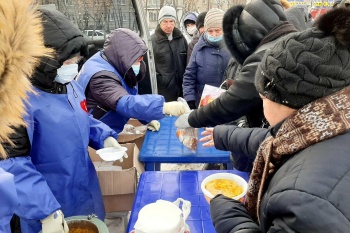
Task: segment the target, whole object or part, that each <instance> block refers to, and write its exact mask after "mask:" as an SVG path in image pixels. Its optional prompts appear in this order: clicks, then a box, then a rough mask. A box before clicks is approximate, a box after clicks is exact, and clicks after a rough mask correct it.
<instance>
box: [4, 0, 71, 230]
mask: <svg viewBox="0 0 350 233" xmlns="http://www.w3.org/2000/svg"><path fill="white" fill-rule="evenodd" d="M0 18H1V19H2V21H1V23H2V26H1V29H0V41H1V51H0V83H1V84H0V86H1V91H0V109H1V114H0V232H11V230H12V232H16V231H18V230H20V229H19V221H14V222H15V223H18V226H17V225H16V224H14V225H11V227H12V226H14V228H13V229H10V220H11V218H12V216H13V214H16V215H17V216H20V217H21V218H22V219H26V220H28V221H29V220H30V221H33V222H37V223H38V224H39V228H40V226H41V224H40V220H41V219H47V218H48V217H49V216H52V213H55V212H56V211H59V209H60V208H61V206H60V204H59V203H58V202H57V200H56V198H55V196H54V195H53V193H52V191H51V189H50V188H49V186H48V184H47V182H46V180H45V179H44V178H43V176H42V174H40V173H39V172H38V171H37V170H36V168H35V167H34V165H33V163H32V161H31V158H30V156H29V155H30V149H31V146H30V141H29V137H28V133H27V130H26V127H25V122H24V119H23V114H24V113H25V111H26V108H25V105H24V103H25V102H26V101H27V100H28V99H27V95H26V93H28V92H30V91H31V90H32V86H31V85H30V81H29V78H30V77H31V76H32V74H33V71H34V68H35V66H36V65H37V64H38V63H39V61H40V59H41V57H42V56H44V55H47V54H48V52H49V49H48V48H46V47H45V45H44V39H43V35H42V23H41V17H40V15H39V14H38V12H37V11H36V8H35V7H34V5H33V2H32V1H31V0H11V1H0ZM14 28H15V30H14ZM48 155H49V156H50V151H48ZM59 213H60V211H59ZM16 218H17V217H16ZM64 226H67V225H66V224H64V220H63V216H62V215H57V217H56V219H55V220H54V221H46V223H44V224H43V233H48V232H49V231H48V230H50V232H52V231H51V230H56V232H64V230H65V229H64ZM58 229H59V230H58ZM39 230H40V229H39ZM57 230H58V231H57ZM66 230H67V231H68V228H66ZM22 232H29V228H26V227H25V224H24V225H23V230H22ZM31 232H33V231H31ZM34 232H38V230H37V231H34Z"/></svg>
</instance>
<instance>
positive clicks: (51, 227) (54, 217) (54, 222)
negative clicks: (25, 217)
mask: <svg viewBox="0 0 350 233" xmlns="http://www.w3.org/2000/svg"><path fill="white" fill-rule="evenodd" d="M40 221H41V224H42V231H41V232H42V233H68V232H69V228H68V225H67V222H66V220H64V215H63V213H62V211H61V210H57V211H55V212H53V213H52V214H50V215H49V216H47V217H46V218H44V219H42V220H40Z"/></svg>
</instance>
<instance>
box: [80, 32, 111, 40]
mask: <svg viewBox="0 0 350 233" xmlns="http://www.w3.org/2000/svg"><path fill="white" fill-rule="evenodd" d="M84 33H85V34H86V35H87V36H88V37H89V38H90V39H92V40H104V39H105V37H106V35H105V33H104V31H102V30H84Z"/></svg>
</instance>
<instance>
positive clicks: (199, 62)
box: [182, 34, 231, 106]
mask: <svg viewBox="0 0 350 233" xmlns="http://www.w3.org/2000/svg"><path fill="white" fill-rule="evenodd" d="M230 57H231V55H230V52H229V51H228V49H227V48H226V46H224V45H223V43H221V45H220V46H219V47H214V46H213V45H211V44H209V43H208V42H207V40H206V37H205V34H203V36H201V37H200V39H199V41H198V43H197V44H196V45H195V46H194V48H193V52H192V55H191V59H190V61H189V63H188V65H187V67H186V71H185V74H184V79H183V84H182V89H183V95H184V98H185V100H186V101H193V100H195V101H196V106H198V104H199V101H200V98H201V96H202V92H203V88H204V85H205V84H209V85H212V86H216V87H219V86H220V84H221V80H222V77H223V75H224V72H225V69H226V66H227V64H228V61H229V60H230Z"/></svg>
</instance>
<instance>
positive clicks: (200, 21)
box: [196, 11, 207, 30]
mask: <svg viewBox="0 0 350 233" xmlns="http://www.w3.org/2000/svg"><path fill="white" fill-rule="evenodd" d="M206 15H207V12H206V11H205V12H202V13H200V14H199V15H198V16H197V21H196V27H197V29H198V30H199V29H200V28H201V27H204V19H205V16H206Z"/></svg>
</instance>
